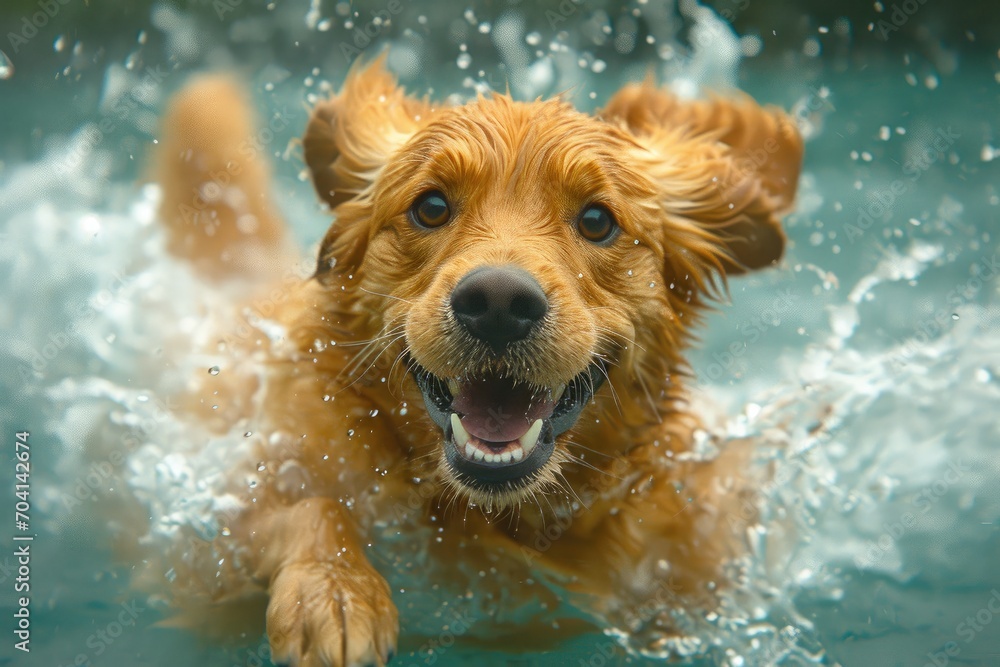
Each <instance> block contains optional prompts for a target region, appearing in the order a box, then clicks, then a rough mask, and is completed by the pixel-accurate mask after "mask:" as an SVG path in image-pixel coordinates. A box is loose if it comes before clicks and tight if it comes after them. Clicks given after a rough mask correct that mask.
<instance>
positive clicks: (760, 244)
mask: <svg viewBox="0 0 1000 667" xmlns="http://www.w3.org/2000/svg"><path fill="white" fill-rule="evenodd" d="M601 115H602V117H603V118H604V119H605V120H607V121H608V122H611V123H615V124H619V125H624V128H625V129H626V131H628V132H629V133H630V134H631V135H632V136H633V137H634V138H635V140H636V142H637V143H638V144H639V145H640V146H641V147H642V151H641V152H642V153H643V155H642V156H641V157H640V160H641V161H642V162H643V163H644V166H645V171H647V172H648V175H649V176H650V177H651V178H652V179H653V180H654V182H656V183H657V186H658V189H659V190H660V193H661V198H662V205H663V207H664V209H665V211H666V212H667V213H668V215H669V216H670V218H671V221H672V222H677V226H676V228H675V229H673V230H672V231H673V232H674V233H677V234H679V235H680V236H685V237H687V240H688V241H690V242H691V243H692V244H693V245H694V247H692V248H689V249H691V250H694V251H695V252H696V254H699V255H702V256H704V257H709V256H711V255H712V253H711V248H709V247H708V246H707V245H706V244H713V243H714V244H715V245H716V246H718V247H717V248H716V250H717V251H721V252H718V253H717V254H716V255H715V256H714V258H713V259H712V260H711V261H712V262H713V263H716V264H717V268H718V269H720V270H721V272H722V273H724V274H727V275H732V274H738V273H743V272H746V271H749V270H752V269H758V268H762V267H766V266H769V265H771V264H772V263H773V262H776V261H777V260H778V259H780V258H781V254H782V252H783V250H784V245H785V235H784V232H783V231H782V229H781V223H780V216H781V214H782V213H784V212H786V211H787V210H788V209H789V208H790V207H791V205H792V203H793V201H794V199H795V190H796V187H797V184H798V177H799V170H800V168H801V164H802V138H801V136H800V135H799V132H798V129H797V128H796V126H795V124H794V123H793V122H792V120H791V119H790V118H789V117H788V116H787V115H785V114H784V113H783V112H782V111H781V110H779V109H773V108H772V109H765V108H762V107H761V106H759V105H758V104H757V103H756V102H754V101H753V100H752V99H749V98H747V97H742V98H736V99H721V98H713V99H708V100H696V101H683V100H678V99H677V98H676V97H674V96H672V95H671V94H669V93H668V92H666V91H664V90H660V89H658V88H655V87H654V86H652V85H649V84H644V85H630V86H626V87H625V88H623V89H622V90H620V91H619V92H618V93H617V94H615V96H614V97H612V99H611V100H610V101H609V103H608V106H607V107H606V108H605V109H604V110H603V111H602V112H601ZM685 226H688V227H689V228H688V229H686V230H685V229H684V227H685ZM672 240H674V241H676V240H678V239H676V238H675V239H672ZM689 245H690V244H689Z"/></svg>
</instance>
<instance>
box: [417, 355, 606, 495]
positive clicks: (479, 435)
mask: <svg viewBox="0 0 1000 667" xmlns="http://www.w3.org/2000/svg"><path fill="white" fill-rule="evenodd" d="M598 364H599V362H594V363H592V364H591V365H590V366H588V367H587V369H586V370H584V371H583V372H582V373H580V374H579V375H577V376H576V377H574V378H573V379H572V380H570V381H569V382H568V383H566V384H564V385H561V386H558V387H538V386H533V385H529V384H526V383H524V382H519V381H517V380H516V379H514V378H510V377H506V376H502V375H497V374H484V375H478V376H476V377H469V378H458V379H445V378H440V377H438V376H436V375H433V374H432V373H429V372H428V371H426V370H424V369H423V368H422V367H420V366H415V367H414V370H413V375H414V377H415V378H416V381H417V386H419V387H420V391H421V393H422V394H423V397H424V403H425V404H426V406H427V413H428V414H429V415H430V417H431V419H432V420H433V421H434V423H435V424H437V425H438V426H439V427H440V428H441V430H442V431H443V432H444V436H445V459H446V461H447V462H448V465H450V466H451V468H452V470H454V471H455V473H456V474H457V475H458V477H459V479H460V480H461V481H462V482H463V483H465V484H467V485H469V486H472V487H475V488H488V487H490V486H499V487H501V488H508V489H510V488H517V487H520V486H524V485H526V484H529V483H530V482H531V481H532V480H533V479H534V473H535V472H536V471H538V470H539V469H541V468H542V467H543V466H544V465H545V464H546V463H547V462H548V460H549V458H550V457H551V456H552V452H553V451H554V449H555V441H556V438H557V437H558V436H559V435H561V434H562V433H564V432H566V431H568V430H569V429H570V428H572V427H573V425H574V424H575V423H576V421H577V419H578V418H579V416H580V413H581V412H582V411H583V408H584V407H585V406H586V405H587V404H588V403H589V402H590V400H591V398H592V397H593V395H594V392H595V391H596V390H597V389H598V387H600V386H601V383H602V382H603V380H604V377H605V375H604V370H603V368H602V367H601V366H600V365H598Z"/></svg>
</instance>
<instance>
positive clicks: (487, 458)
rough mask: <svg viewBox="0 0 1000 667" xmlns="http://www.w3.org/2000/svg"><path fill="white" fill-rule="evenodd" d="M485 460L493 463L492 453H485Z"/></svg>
mask: <svg viewBox="0 0 1000 667" xmlns="http://www.w3.org/2000/svg"><path fill="white" fill-rule="evenodd" d="M486 462H487V463H493V455H492V454H487V455H486Z"/></svg>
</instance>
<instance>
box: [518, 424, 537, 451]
mask: <svg viewBox="0 0 1000 667" xmlns="http://www.w3.org/2000/svg"><path fill="white" fill-rule="evenodd" d="M541 433H542V420H541V419H536V420H535V423H534V424H532V425H531V428H529V429H528V432H527V433H525V434H524V435H522V436H521V437H520V438H519V439H518V442H520V443H521V447H523V448H524V455H525V456H527V455H528V454H530V453H531V450H533V449H534V448H535V445H536V444H537V443H538V436H539V435H541Z"/></svg>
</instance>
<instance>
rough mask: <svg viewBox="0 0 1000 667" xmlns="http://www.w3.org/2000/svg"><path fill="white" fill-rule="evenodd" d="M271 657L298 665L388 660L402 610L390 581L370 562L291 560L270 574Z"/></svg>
mask: <svg viewBox="0 0 1000 667" xmlns="http://www.w3.org/2000/svg"><path fill="white" fill-rule="evenodd" d="M270 593H271V600H270V602H269V603H268V605H267V636H268V640H269V641H270V642H271V660H272V661H273V662H275V663H276V664H288V665H294V666H295V667H351V666H354V665H384V664H385V663H386V662H388V661H389V659H390V657H391V656H392V653H393V652H394V651H395V647H396V637H397V635H398V634H399V616H398V613H397V611H396V607H395V605H393V604H392V596H391V595H390V593H389V585H388V584H387V583H386V582H385V579H383V578H382V577H381V576H380V575H379V574H378V573H377V572H376V571H375V570H374V569H373V568H372V567H371V565H369V564H368V563H367V562H361V563H357V562H343V563H340V562H337V563H320V562H307V563H292V564H289V565H286V566H285V567H283V568H281V570H279V571H278V572H277V574H275V575H274V578H273V579H272V580H271V591H270Z"/></svg>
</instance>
